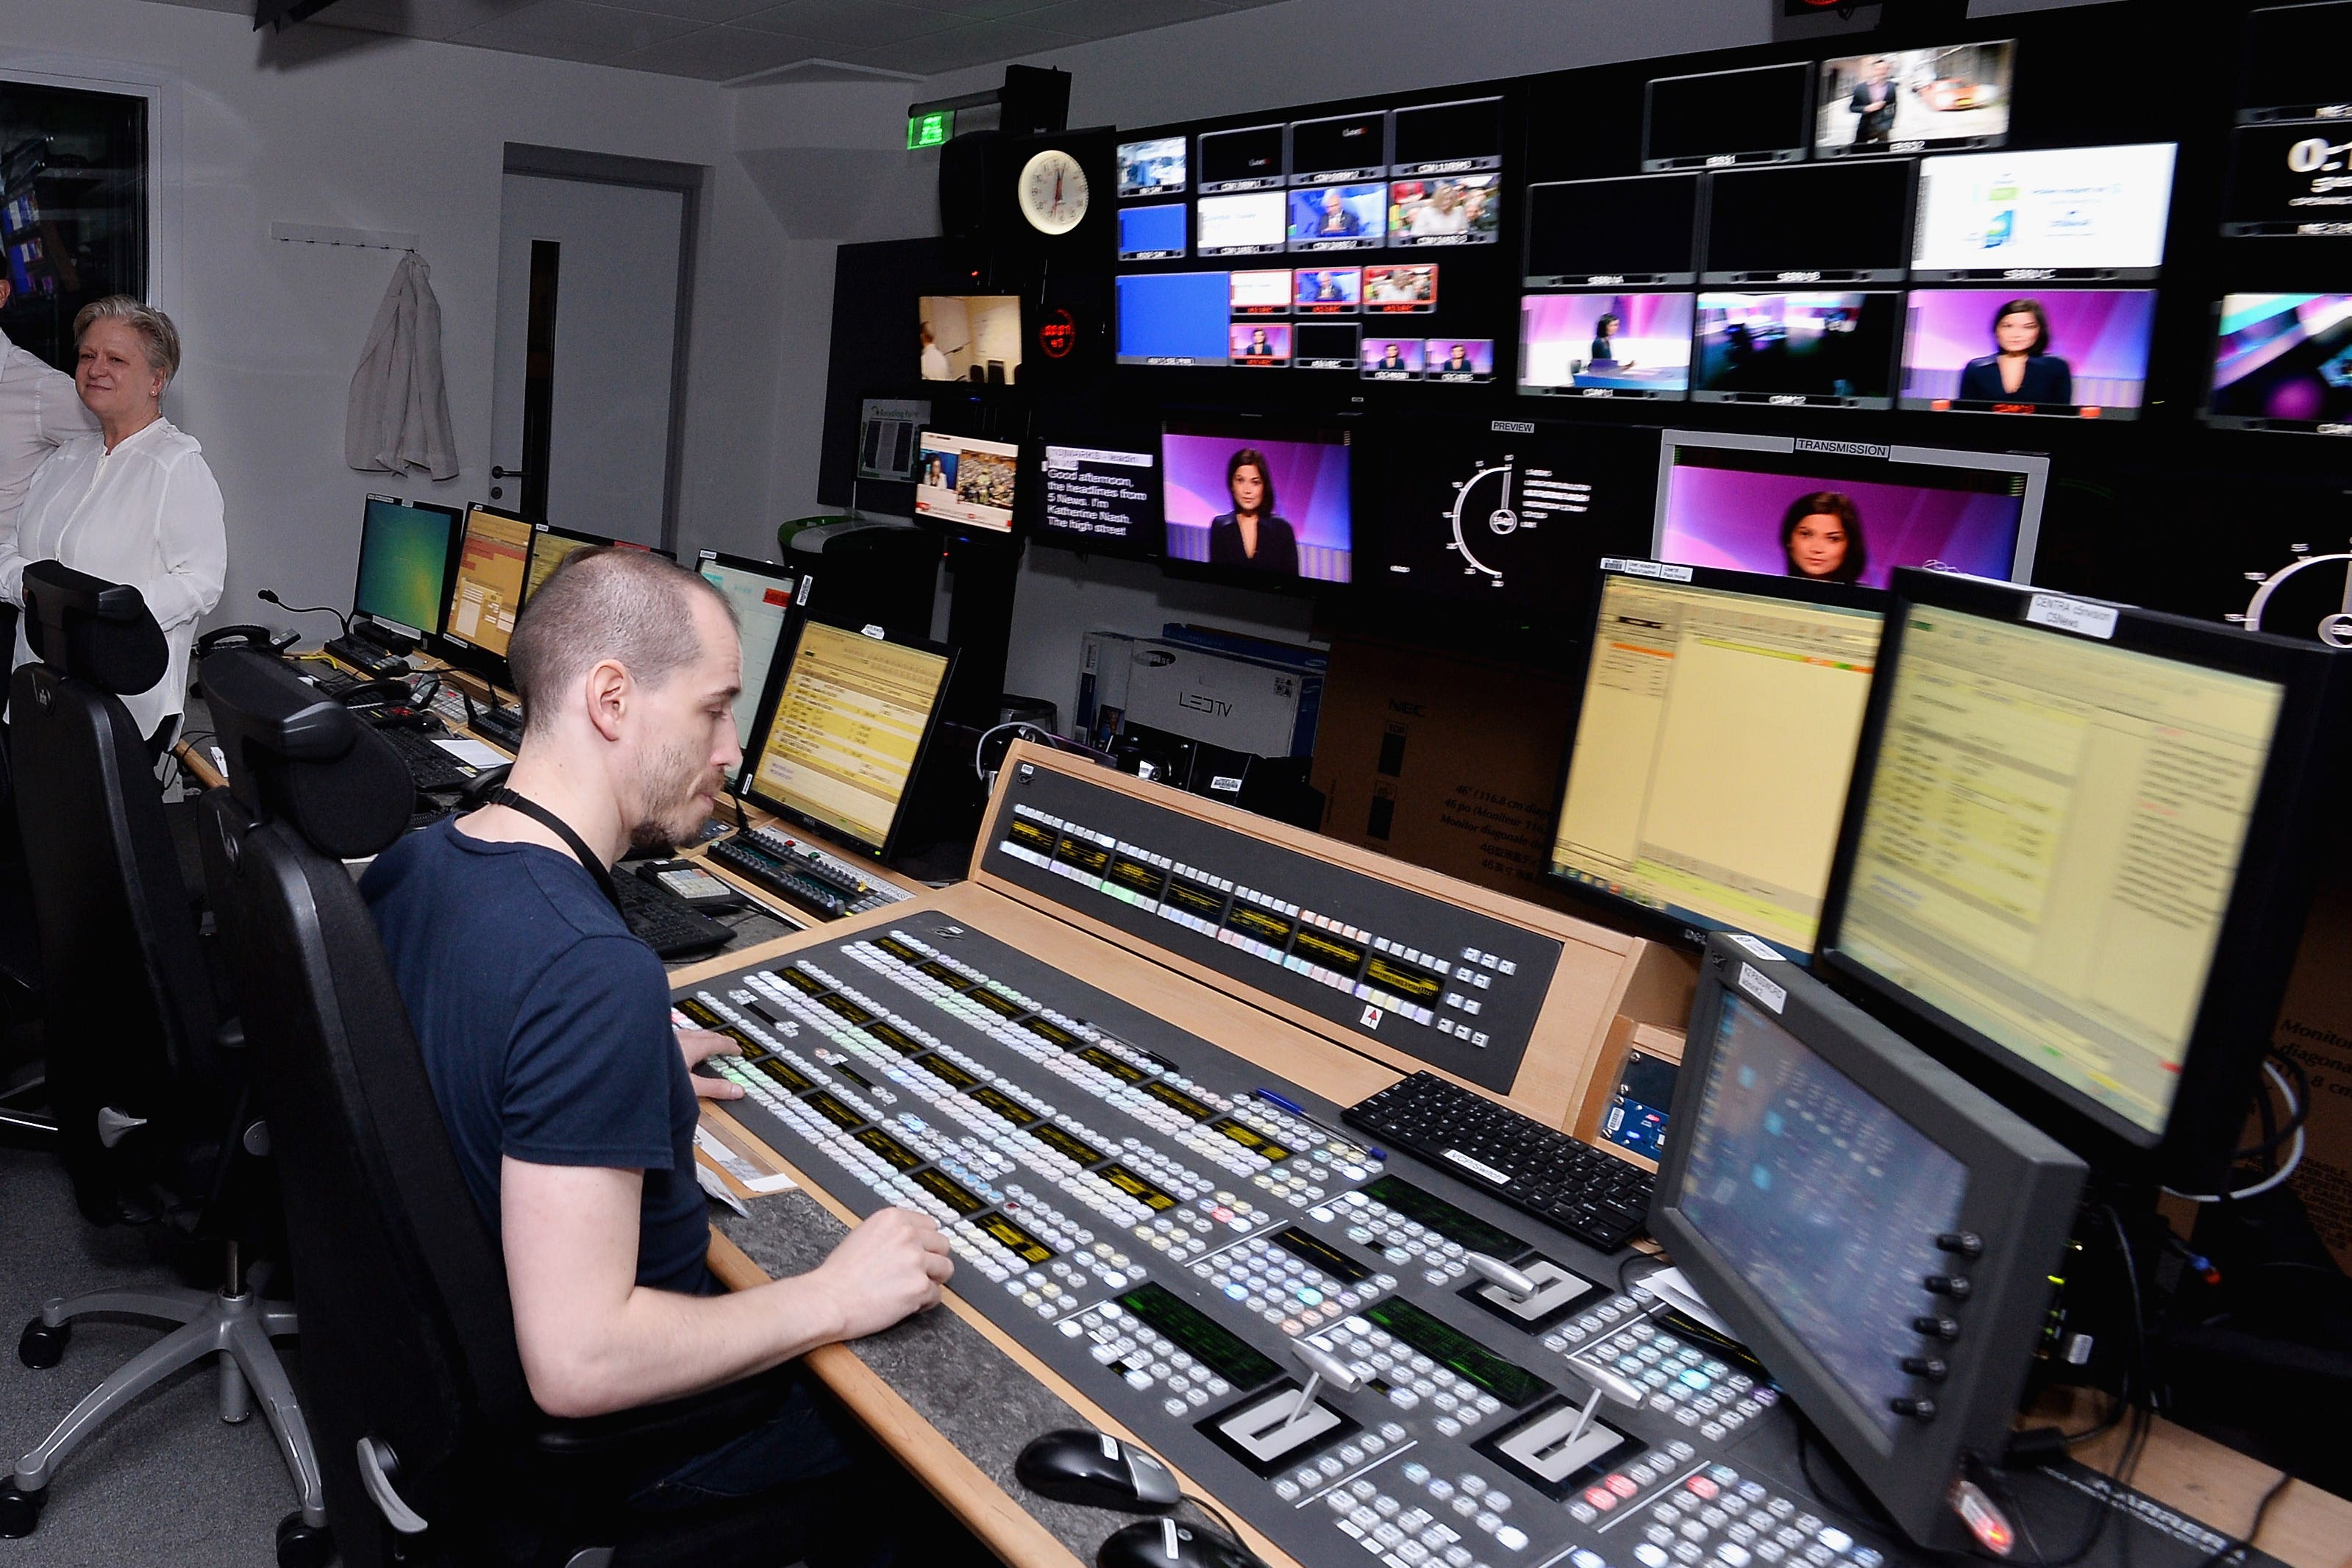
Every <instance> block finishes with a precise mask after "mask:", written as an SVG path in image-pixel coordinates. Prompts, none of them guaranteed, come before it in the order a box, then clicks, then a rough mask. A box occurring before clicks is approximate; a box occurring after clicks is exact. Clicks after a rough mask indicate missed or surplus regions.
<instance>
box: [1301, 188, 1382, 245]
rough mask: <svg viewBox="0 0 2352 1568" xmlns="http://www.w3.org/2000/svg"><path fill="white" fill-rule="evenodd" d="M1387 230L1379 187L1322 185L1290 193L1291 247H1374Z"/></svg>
mask: <svg viewBox="0 0 2352 1568" xmlns="http://www.w3.org/2000/svg"><path fill="white" fill-rule="evenodd" d="M1387 229H1388V203H1387V202H1386V200H1385V199H1384V191H1383V187H1381V186H1380V185H1324V186H1322V187H1320V188H1318V189H1315V190H1304V191H1293V192H1291V193H1290V242H1291V244H1293V245H1296V246H1312V245H1315V244H1318V243H1320V244H1325V245H1342V244H1344V245H1349V246H1354V245H1378V244H1379V243H1380V240H1381V235H1382V234H1384V233H1386V232H1387Z"/></svg>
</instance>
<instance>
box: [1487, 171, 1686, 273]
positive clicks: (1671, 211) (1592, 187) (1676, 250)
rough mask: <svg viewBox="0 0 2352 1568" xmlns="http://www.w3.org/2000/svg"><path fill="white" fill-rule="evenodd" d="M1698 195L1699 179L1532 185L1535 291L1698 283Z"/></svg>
mask: <svg viewBox="0 0 2352 1568" xmlns="http://www.w3.org/2000/svg"><path fill="white" fill-rule="evenodd" d="M1698 193H1699V177H1698V176H1697V175H1696V174H1636V175H1633V176H1632V177H1630V178H1626V179H1618V180H1562V181H1558V182H1555V183H1552V184H1541V185H1529V186H1528V258H1527V267H1526V272H1527V285H1528V288H1530V289H1583V288H1589V287H1602V286H1616V285H1623V286H1628V287H1633V288H1644V287H1648V288H1654V287H1661V286H1672V285H1675V284H1691V283H1696V282H1697V281H1698Z"/></svg>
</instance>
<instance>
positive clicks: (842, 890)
mask: <svg viewBox="0 0 2352 1568" xmlns="http://www.w3.org/2000/svg"><path fill="white" fill-rule="evenodd" d="M710 858H712V859H713V860H716V861H718V862H719V864H720V865H721V866H724V867H726V868H728V869H729V870H730V871H732V872H734V873H735V875H737V876H739V877H740V878H742V879H744V880H745V881H747V882H749V883H751V885H752V886H753V887H756V888H760V889H765V890H766V891H768V892H771V893H773V894H775V895H776V896H777V897H778V898H780V899H782V900H785V901H786V902H788V903H792V904H795V905H797V906H799V907H800V908H802V909H804V910H809V911H811V912H812V913H814V914H816V915H818V916H820V917H822V918H823V919H825V920H829V921H837V920H839V919H841V917H842V916H844V915H857V914H864V913H865V912H866V910H878V909H880V908H882V907H883V906H884V905H886V904H895V903H898V902H899V901H900V900H904V899H907V898H910V897H912V896H913V895H911V894H909V893H908V891H907V889H904V888H901V887H899V886H898V885H897V884H895V883H891V882H884V881H878V880H877V881H869V880H868V879H866V878H864V877H862V876H860V875H859V874H858V873H857V872H856V869H855V868H852V867H850V866H848V865H846V864H845V863H844V862H842V861H839V860H836V859H835V858H833V857H832V856H830V855H827V854H825V853H824V851H823V850H821V849H818V848H816V847H814V846H812V845H804V844H802V843H801V842H800V841H799V840H797V839H795V838H793V837H789V836H787V835H784V834H782V833H778V832H777V831H776V830H775V829H774V828H772V827H754V828H751V829H749V830H747V831H745V832H741V833H738V834H736V835H734V836H733V837H730V838H722V839H720V840H719V842H718V843H716V844H714V845H712V846H711V847H710Z"/></svg>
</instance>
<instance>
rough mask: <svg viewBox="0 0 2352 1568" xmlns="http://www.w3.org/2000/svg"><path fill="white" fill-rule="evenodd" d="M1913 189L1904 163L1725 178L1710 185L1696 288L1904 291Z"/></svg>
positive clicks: (1724, 173) (1728, 172)
mask: <svg viewBox="0 0 2352 1568" xmlns="http://www.w3.org/2000/svg"><path fill="white" fill-rule="evenodd" d="M1911 184H1912V181H1911V165H1910V164H1908V163H1873V162H1867V161H1864V162H1859V163H1794V164H1790V165H1787V166H1784V167H1765V168H1757V169H1722V170H1718V171H1717V172H1716V173H1715V174H1710V175H1708V176H1707V193H1708V194H1707V206H1706V266H1705V268H1704V269H1703V270H1702V271H1701V273H1700V274H1699V281H1700V282H1702V283H1738V284H1758V283H1760V284H1766V285H1772V284H1782V283H1804V284H1811V285H1820V284H1831V283H1900V282H1902V281H1903V279H1904V278H1905V277H1906V275H1907V274H1908V273H1909V271H1910V268H1911ZM1798 214H1802V215H1804V216H1802V217H1798V216H1795V215H1798Z"/></svg>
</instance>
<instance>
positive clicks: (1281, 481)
mask: <svg viewBox="0 0 2352 1568" xmlns="http://www.w3.org/2000/svg"><path fill="white" fill-rule="evenodd" d="M1398 342H1400V344H1402V345H1403V346H1405V347H1410V348H1411V349H1412V352H1413V356H1414V358H1415V359H1416V360H1418V358H1419V357H1420V350H1421V340H1420V339H1419V338H1418V337H1414V338H1412V339H1402V338H1400V339H1399V340H1398ZM1364 363H1365V364H1366V366H1367V367H1370V364H1371V363H1372V362H1371V361H1370V359H1367V360H1366V361H1365V362H1364ZM1353 453H1354V448H1353V436H1352V433H1351V432H1350V431H1349V430H1348V429H1347V428H1345V427H1344V426H1343V425H1342V423H1341V422H1339V421H1336V420H1335V421H1331V422H1329V423H1323V424H1316V423H1305V422H1297V421H1291V420H1275V419H1263V418H1248V417H1239V416H1214V415H1206V416H1182V417H1171V420H1170V421H1169V422H1168V424H1167V425H1166V426H1165V427H1164V428H1163V430H1162V431H1161V434H1160V474H1161V479H1162V483H1163V485H1164V487H1165V488H1164V489H1163V490H1162V492H1161V494H1162V502H1161V510H1162V513H1163V515H1164V517H1165V519H1166V521H1167V548H1168V559H1169V560H1171V561H1187V562H1195V563H1201V564H1202V565H1205V566H1210V567H1214V568H1219V569H1221V570H1223V571H1227V572H1230V573H1232V574H1234V578H1235V580H1237V581H1248V582H1252V583H1258V584H1268V585H1271V584H1273V583H1274V582H1276V581H1278V580H1290V581H1297V580H1301V579H1306V580H1311V581H1316V582H1323V583H1345V582H1348V581H1349V580H1350V578H1351V576H1352V574H1353V566H1352V564H1351V563H1352V561H1353V559H1354V552H1355V498H1354V491H1353V484H1354V479H1353V469H1352V467H1351V462H1350V459H1351V458H1352V457H1353ZM1252 507H1255V514H1254V515H1251V514H1249V512H1248V509H1249V508H1252ZM1244 515H1251V525H1252V527H1253V528H1254V530H1255V539H1254V540H1253V539H1251V538H1249V537H1248V536H1246V535H1245V534H1244V530H1243V525H1242V519H1243V517H1244ZM1253 545H1255V548H1252V546H1253Z"/></svg>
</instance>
